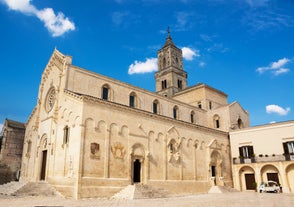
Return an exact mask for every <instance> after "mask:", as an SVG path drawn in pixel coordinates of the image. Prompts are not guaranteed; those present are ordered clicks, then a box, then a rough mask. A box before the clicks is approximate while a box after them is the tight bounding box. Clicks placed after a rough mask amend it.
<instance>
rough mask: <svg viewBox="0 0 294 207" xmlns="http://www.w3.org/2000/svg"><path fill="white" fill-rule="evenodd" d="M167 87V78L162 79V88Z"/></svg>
mask: <svg viewBox="0 0 294 207" xmlns="http://www.w3.org/2000/svg"><path fill="white" fill-rule="evenodd" d="M166 88H167V84H166V80H163V81H161V89H166Z"/></svg>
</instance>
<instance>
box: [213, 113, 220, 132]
mask: <svg viewBox="0 0 294 207" xmlns="http://www.w3.org/2000/svg"><path fill="white" fill-rule="evenodd" d="M213 122H214V128H217V129H218V128H220V117H219V115H217V114H216V115H214V117H213Z"/></svg>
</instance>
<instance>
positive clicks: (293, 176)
mask: <svg viewBox="0 0 294 207" xmlns="http://www.w3.org/2000/svg"><path fill="white" fill-rule="evenodd" d="M286 175H287V181H288V186H289V191H290V192H291V193H294V182H293V180H294V164H291V165H289V166H288V167H287V168H286Z"/></svg>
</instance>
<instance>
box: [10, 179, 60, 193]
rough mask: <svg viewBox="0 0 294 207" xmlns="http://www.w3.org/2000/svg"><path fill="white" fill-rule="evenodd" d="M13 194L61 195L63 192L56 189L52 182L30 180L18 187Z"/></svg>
mask: <svg viewBox="0 0 294 207" xmlns="http://www.w3.org/2000/svg"><path fill="white" fill-rule="evenodd" d="M12 195H16V196H56V195H58V196H60V195H61V194H60V193H59V192H58V191H56V189H55V188H53V187H52V186H51V185H50V184H48V183H47V182H45V181H39V182H28V183H27V184H26V185H24V186H23V187H22V188H20V189H18V190H17V191H16V192H15V193H13V194H12Z"/></svg>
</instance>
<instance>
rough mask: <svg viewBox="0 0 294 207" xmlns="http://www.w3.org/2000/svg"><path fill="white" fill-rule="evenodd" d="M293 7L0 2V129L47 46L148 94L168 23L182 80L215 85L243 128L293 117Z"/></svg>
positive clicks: (37, 71) (18, 111)
mask: <svg viewBox="0 0 294 207" xmlns="http://www.w3.org/2000/svg"><path fill="white" fill-rule="evenodd" d="M293 11H294V1H293V0H283V1H281V0H99V1H92V0H82V1H81V0H74V1H72V0H0V33H1V35H0V46H1V51H0V88H1V89H2V90H1V101H0V130H1V127H2V126H3V123H4V121H5V119H6V118H8V119H12V120H16V121H20V122H24V123H25V122H26V121H27V120H28V117H29V115H30V114H31V112H32V110H33V108H34V107H35V106H36V103H37V96H38V90H39V84H40V81H41V75H42V72H43V70H44V69H45V67H46V64H47V63H48V60H49V58H50V56H51V54H52V52H53V51H54V49H55V48H57V49H58V50H59V51H60V52H62V53H63V54H65V55H70V56H72V57H73V65H76V66H79V67H81V68H85V69H87V70H90V71H94V72H96V73H99V74H102V75H106V76H109V77H112V78H115V79H118V80H120V81H123V82H126V83H129V84H132V85H135V86H137V87H140V88H144V89H147V90H150V91H153V92H154V91H155V80H154V73H155V72H156V70H157V51H158V49H160V48H161V47H162V46H163V44H164V42H165V38H166V37H167V28H168V27H169V28H170V34H171V37H172V39H173V42H174V43H175V45H176V46H177V47H178V48H180V49H182V51H183V58H184V70H185V71H186V72H187V73H188V85H189V86H192V85H195V84H197V83H205V84H207V85H209V86H211V87H214V88H216V89H218V90H220V91H223V92H224V93H226V94H227V95H228V101H229V102H230V103H231V102H234V101H238V102H239V103H240V104H241V105H242V107H243V108H244V109H245V110H247V111H248V112H249V114H250V125H251V126H255V125H263V124H268V123H272V122H281V121H288V120H294V112H293V110H294V12H293Z"/></svg>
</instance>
